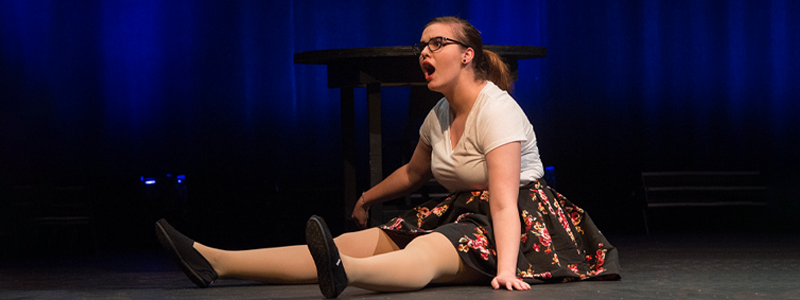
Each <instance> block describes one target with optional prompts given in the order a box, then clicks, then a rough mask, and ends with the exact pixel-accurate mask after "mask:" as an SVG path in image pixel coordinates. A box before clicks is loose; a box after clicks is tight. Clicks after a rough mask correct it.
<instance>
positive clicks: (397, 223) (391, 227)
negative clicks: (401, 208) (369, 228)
mask: <svg viewBox="0 0 800 300" xmlns="http://www.w3.org/2000/svg"><path fill="white" fill-rule="evenodd" d="M401 223H403V218H394V223H392V225H389V226H383V227H381V228H383V229H388V230H397V229H400V227H402V226H403V225H402V224H401Z"/></svg>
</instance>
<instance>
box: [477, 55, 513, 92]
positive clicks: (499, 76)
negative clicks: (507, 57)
mask: <svg viewBox="0 0 800 300" xmlns="http://www.w3.org/2000/svg"><path fill="white" fill-rule="evenodd" d="M482 64H483V65H484V68H480V69H483V70H482V71H485V72H486V73H485V74H486V75H485V76H486V78H484V79H487V80H489V81H491V82H494V84H495V85H497V87H499V88H500V89H501V90H504V91H506V92H509V93H511V92H512V89H513V88H514V80H512V78H511V71H510V70H509V68H508V65H507V64H506V62H505V61H503V58H501V57H500V55H497V53H494V52H492V51H489V50H485V49H484V50H483V62H482Z"/></svg>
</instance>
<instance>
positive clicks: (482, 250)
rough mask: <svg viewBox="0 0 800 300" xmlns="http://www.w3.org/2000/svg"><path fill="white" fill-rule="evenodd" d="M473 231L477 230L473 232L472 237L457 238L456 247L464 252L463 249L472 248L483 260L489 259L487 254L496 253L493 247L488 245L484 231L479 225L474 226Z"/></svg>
mask: <svg viewBox="0 0 800 300" xmlns="http://www.w3.org/2000/svg"><path fill="white" fill-rule="evenodd" d="M475 231H477V233H473V235H474V236H475V238H474V239H470V238H468V237H467V236H463V237H461V238H460V239H459V240H458V242H459V244H460V245H459V247H458V249H459V250H460V251H464V252H466V251H465V249H468V248H469V249H473V250H474V251H475V252H478V253H479V254H480V255H481V258H482V259H483V260H489V255H497V253H496V252H495V251H494V249H490V248H489V247H488V245H489V241H488V240H487V239H486V236H485V235H484V231H483V230H482V229H481V228H480V227H478V228H475Z"/></svg>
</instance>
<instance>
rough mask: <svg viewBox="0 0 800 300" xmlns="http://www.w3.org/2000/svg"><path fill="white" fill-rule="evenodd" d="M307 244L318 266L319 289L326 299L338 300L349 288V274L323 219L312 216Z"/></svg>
mask: <svg viewBox="0 0 800 300" xmlns="http://www.w3.org/2000/svg"><path fill="white" fill-rule="evenodd" d="M306 243H307V244H308V250H309V251H311V256H312V257H314V264H315V265H317V278H318V280H319V289H320V290H321V291H322V294H323V295H325V297H326V298H336V297H337V296H339V294H341V293H342V291H344V288H346V287H347V274H345V272H344V266H343V265H342V259H341V258H340V257H339V249H338V248H337V247H336V244H334V243H333V236H331V231H330V230H328V225H326V224H325V220H323V219H322V217H319V216H311V218H310V219H308V222H307V223H306Z"/></svg>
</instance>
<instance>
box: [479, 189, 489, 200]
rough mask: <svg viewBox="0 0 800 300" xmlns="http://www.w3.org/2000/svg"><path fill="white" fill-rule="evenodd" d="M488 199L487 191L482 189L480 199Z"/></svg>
mask: <svg viewBox="0 0 800 300" xmlns="http://www.w3.org/2000/svg"><path fill="white" fill-rule="evenodd" d="M488 200H489V191H483V192H482V193H481V201H488Z"/></svg>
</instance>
